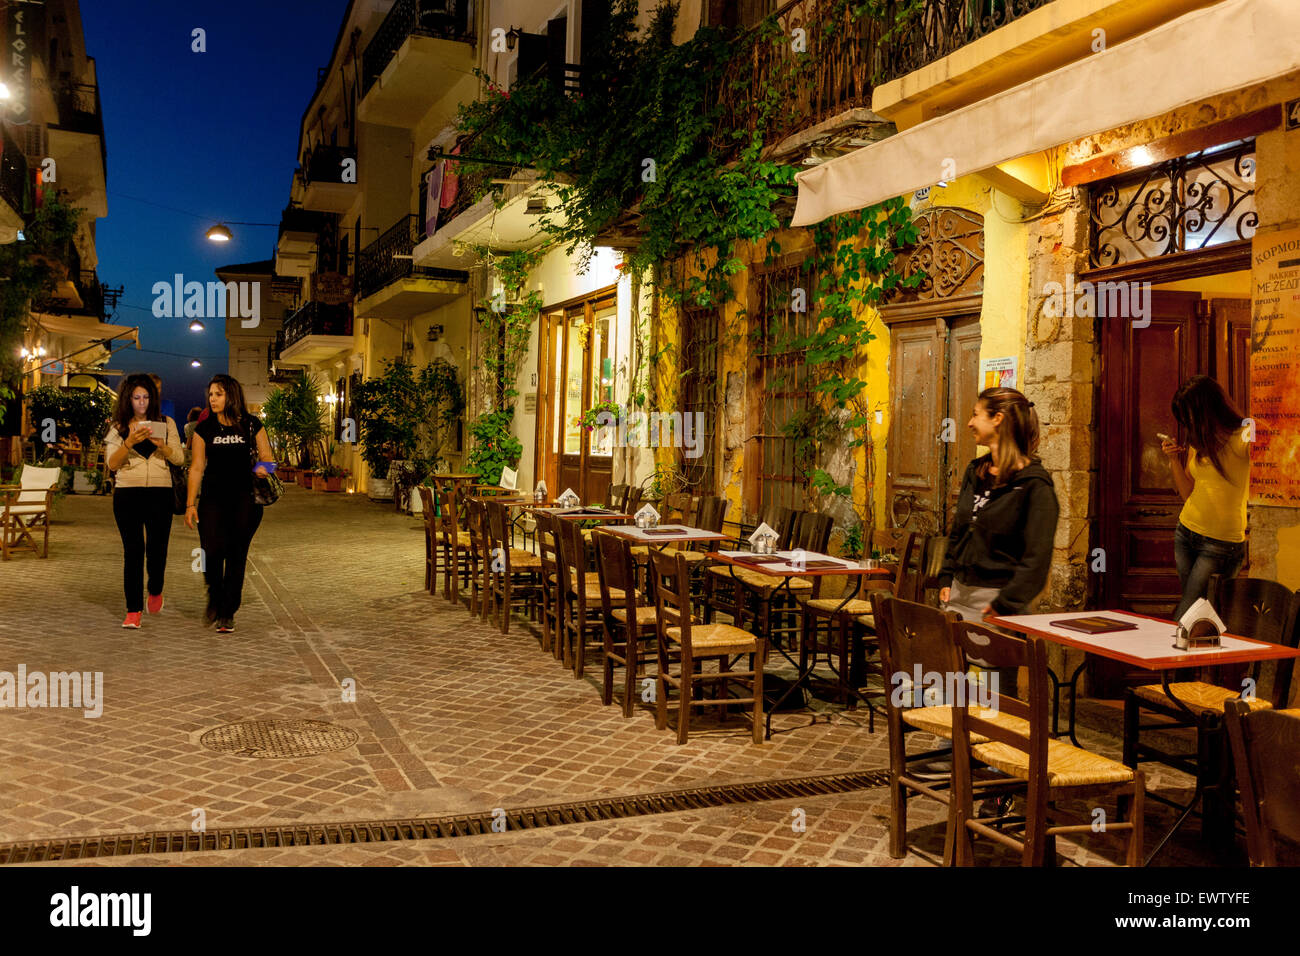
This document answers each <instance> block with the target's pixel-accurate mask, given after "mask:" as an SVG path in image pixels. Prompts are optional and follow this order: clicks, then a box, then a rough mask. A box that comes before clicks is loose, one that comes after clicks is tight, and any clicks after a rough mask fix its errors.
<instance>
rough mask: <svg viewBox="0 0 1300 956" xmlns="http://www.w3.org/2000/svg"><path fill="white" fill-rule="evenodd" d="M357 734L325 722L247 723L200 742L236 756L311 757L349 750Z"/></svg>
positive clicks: (213, 733) (211, 732)
mask: <svg viewBox="0 0 1300 956" xmlns="http://www.w3.org/2000/svg"><path fill="white" fill-rule="evenodd" d="M356 742H357V735H356V734H355V733H353V732H352V731H351V730H349V729H348V728H346V727H340V726H338V725H337V724H327V723H325V722H324V721H322V720H245V721H242V722H240V723H237V724H225V725H223V726H221V727H214V728H213V729H212V730H209V731H208V732H207V733H205V734H204V735H203V736H202V737H200V738H199V743H201V744H202V745H203V746H205V747H207V748H208V749H209V750H217V751H220V752H221V753H226V754H234V755H235V756H237V757H311V756H314V755H316V754H327V753H332V752H334V751H336V750H346V749H347V748H348V747H351V746H352V745H354V744H355V743H356Z"/></svg>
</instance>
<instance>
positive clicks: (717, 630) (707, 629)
mask: <svg viewBox="0 0 1300 956" xmlns="http://www.w3.org/2000/svg"><path fill="white" fill-rule="evenodd" d="M664 634H665V635H667V637H668V639H669V640H670V641H674V642H676V643H681V639H682V629H681V628H680V627H669V628H665V629H664ZM757 647H758V638H756V637H755V636H754V635H753V634H750V633H749V631H744V630H741V629H740V628H738V627H733V626H732V625H730V624H692V625H691V649H692V650H693V651H703V652H707V653H722V652H726V653H728V654H752V653H754V651H755V649H756V648H757Z"/></svg>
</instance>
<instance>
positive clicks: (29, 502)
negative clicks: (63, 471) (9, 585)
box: [0, 465, 59, 561]
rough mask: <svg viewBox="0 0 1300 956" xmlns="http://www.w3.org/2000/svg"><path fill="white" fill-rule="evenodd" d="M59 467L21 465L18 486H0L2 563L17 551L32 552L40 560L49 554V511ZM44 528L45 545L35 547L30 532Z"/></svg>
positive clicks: (34, 540) (0, 553)
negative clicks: (38, 556) (2, 515)
mask: <svg viewBox="0 0 1300 956" xmlns="http://www.w3.org/2000/svg"><path fill="white" fill-rule="evenodd" d="M58 481H59V469H58V468H36V467H35V466H33V465H23V472H22V478H21V484H18V485H5V486H3V487H0V493H3V494H4V517H3V521H2V522H0V555H2V556H3V558H4V560H5V561H8V560H9V557H10V554H11V552H13V551H16V550H24V551H25V550H28V549H30V550H32V551H35V552H37V553H38V554H39V555H40V556H41V557H42V558H45V557H49V554H50V508H51V505H52V504H53V501H54V487H55V485H57V484H58ZM41 527H44V529H45V546H44V548H43V549H42V548H38V547H37V545H36V539H35V538H34V537H33V533H34V532H35V531H36V530H37V529H38V528H41Z"/></svg>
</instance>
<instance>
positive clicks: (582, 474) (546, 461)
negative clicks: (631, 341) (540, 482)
mask: <svg viewBox="0 0 1300 956" xmlns="http://www.w3.org/2000/svg"><path fill="white" fill-rule="evenodd" d="M616 315H617V310H616V307H615V300H614V299H613V298H612V297H609V296H606V297H603V298H601V299H597V300H587V301H584V302H579V303H577V304H574V305H570V306H569V307H567V308H564V309H562V310H556V311H553V312H549V313H546V314H545V315H544V316H543V319H544V321H543V323H542V334H543V337H544V339H543V340H544V345H543V346H542V347H541V348H540V349H539V354H538V365H539V368H538V382H539V394H538V399H537V414H538V425H537V456H536V462H535V471H536V473H537V474H538V475H540V476H541V477H542V478H544V479H545V481H546V487H547V489H549V490H550V492H551V493H552V494H556V495H558V494H560V493H561V492H563V491H564V490H565V489H566V488H572V489H573V490H574V492H576V493H577V494H578V496H579V497H580V498H581V499H582V501H583V502H584V503H589V502H596V501H604V499H605V492H606V490H607V489H608V487H609V483H610V480H611V476H612V470H613V467H612V466H613V448H614V441H615V437H616V433H615V430H614V429H609V428H598V429H595V430H593V431H590V432H588V431H587V430H586V429H585V428H583V427H582V425H581V424H579V419H580V418H581V416H582V415H583V413H584V412H586V411H587V410H589V409H590V408H591V407H592V406H593V405H594V404H596V403H599V402H608V401H613V398H614V381H613V379H614V354H615V353H614V349H615V345H616V342H615V333H616V326H617V321H616Z"/></svg>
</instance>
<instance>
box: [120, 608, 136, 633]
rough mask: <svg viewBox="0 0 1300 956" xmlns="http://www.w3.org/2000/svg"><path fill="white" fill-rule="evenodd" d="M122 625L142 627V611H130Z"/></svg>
mask: <svg viewBox="0 0 1300 956" xmlns="http://www.w3.org/2000/svg"><path fill="white" fill-rule="evenodd" d="M122 626H123V627H134V628H136V629H137V630H139V628H140V612H139V611H132V612H131V613H129V614H128V615H127V616H126V620H125V621H123V622H122Z"/></svg>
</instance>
